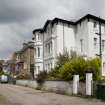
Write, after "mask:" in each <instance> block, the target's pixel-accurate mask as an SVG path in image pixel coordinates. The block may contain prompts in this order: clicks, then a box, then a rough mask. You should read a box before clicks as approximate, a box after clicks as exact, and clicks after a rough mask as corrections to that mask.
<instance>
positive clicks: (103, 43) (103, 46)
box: [102, 40, 105, 51]
mask: <svg viewBox="0 0 105 105" xmlns="http://www.w3.org/2000/svg"><path fill="white" fill-rule="evenodd" d="M102 51H105V40H102Z"/></svg>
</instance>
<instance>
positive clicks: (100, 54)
mask: <svg viewBox="0 0 105 105" xmlns="http://www.w3.org/2000/svg"><path fill="white" fill-rule="evenodd" d="M98 21H99V33H96V34H97V35H99V56H100V60H101V75H102V69H103V68H102V33H101V22H100V17H99V19H98Z"/></svg>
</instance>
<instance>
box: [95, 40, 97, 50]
mask: <svg viewBox="0 0 105 105" xmlns="http://www.w3.org/2000/svg"><path fill="white" fill-rule="evenodd" d="M94 49H97V38H94Z"/></svg>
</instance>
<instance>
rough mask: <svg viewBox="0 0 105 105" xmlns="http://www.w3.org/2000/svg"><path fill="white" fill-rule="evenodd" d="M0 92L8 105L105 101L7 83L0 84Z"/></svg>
mask: <svg viewBox="0 0 105 105" xmlns="http://www.w3.org/2000/svg"><path fill="white" fill-rule="evenodd" d="M0 94H1V95H3V96H4V97H5V98H6V99H7V100H8V101H9V102H10V105H105V102H101V101H99V100H96V99H84V98H79V97H72V96H66V95H59V94H55V93H49V92H43V91H39V90H35V89H31V88H28V87H22V86H16V85H9V84H0Z"/></svg>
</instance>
